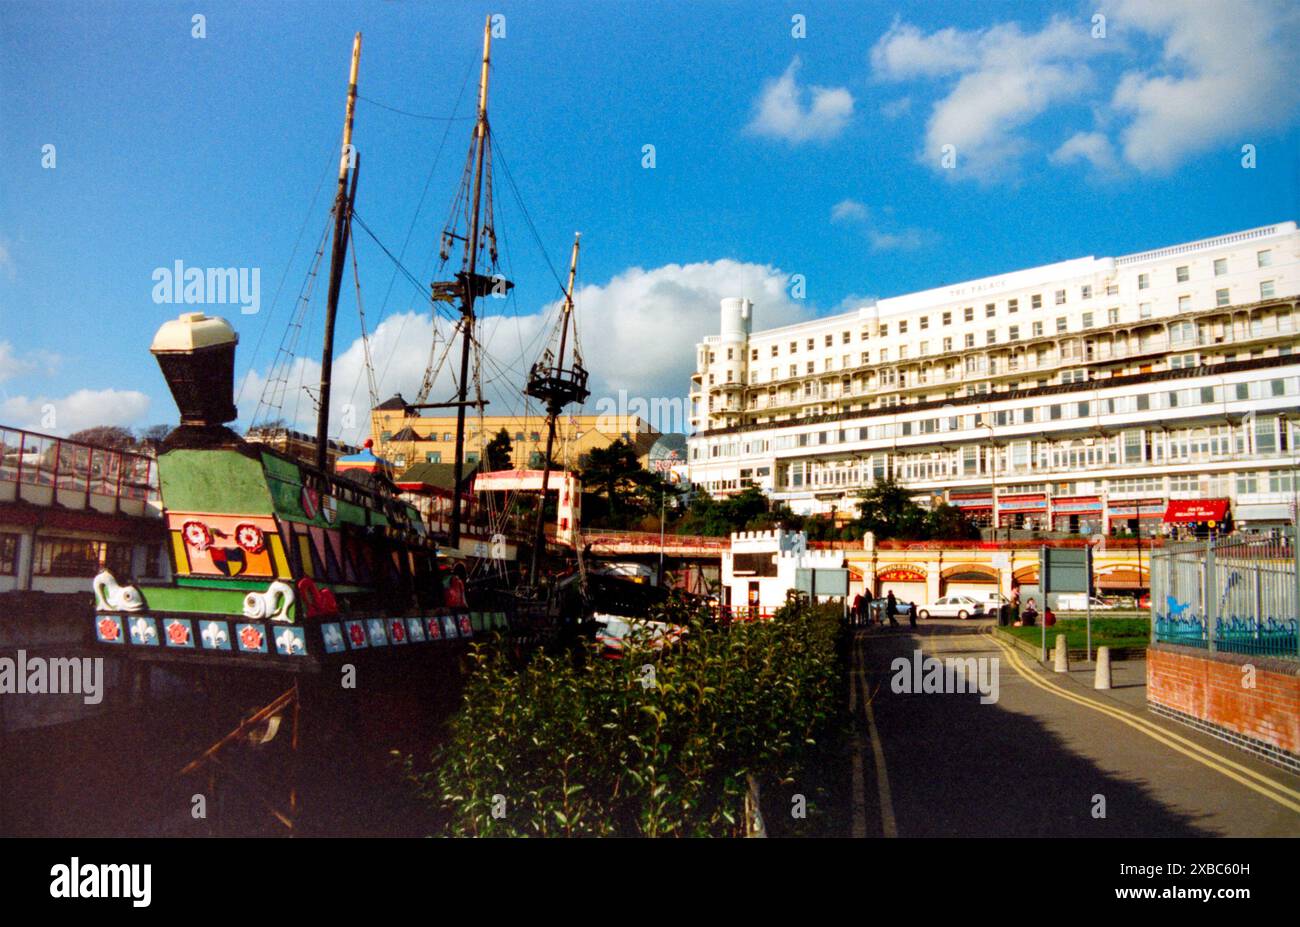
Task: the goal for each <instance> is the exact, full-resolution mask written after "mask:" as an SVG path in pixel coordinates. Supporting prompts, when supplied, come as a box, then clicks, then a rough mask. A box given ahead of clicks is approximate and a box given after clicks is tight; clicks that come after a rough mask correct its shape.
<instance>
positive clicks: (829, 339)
mask: <svg viewBox="0 0 1300 927" xmlns="http://www.w3.org/2000/svg"><path fill="white" fill-rule="evenodd" d="M834 345H835V336H834V335H827V336H826V347H828V348H829V347H833V346H834Z"/></svg>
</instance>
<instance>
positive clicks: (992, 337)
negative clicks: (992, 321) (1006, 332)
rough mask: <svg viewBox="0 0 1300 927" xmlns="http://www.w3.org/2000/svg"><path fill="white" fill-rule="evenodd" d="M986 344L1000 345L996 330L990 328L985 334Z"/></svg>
mask: <svg viewBox="0 0 1300 927" xmlns="http://www.w3.org/2000/svg"><path fill="white" fill-rule="evenodd" d="M984 343H985V344H997V343H998V330H997V329H996V328H990V329H989V330H988V331H986V332H985V333H984Z"/></svg>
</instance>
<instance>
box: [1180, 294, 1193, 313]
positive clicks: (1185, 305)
mask: <svg viewBox="0 0 1300 927" xmlns="http://www.w3.org/2000/svg"><path fill="white" fill-rule="evenodd" d="M1191 309H1192V298H1191V297H1190V296H1180V297H1178V311H1179V312H1190V311H1191Z"/></svg>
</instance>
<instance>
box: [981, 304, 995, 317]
mask: <svg viewBox="0 0 1300 927" xmlns="http://www.w3.org/2000/svg"><path fill="white" fill-rule="evenodd" d="M997 314H998V307H997V305H996V304H995V303H985V304H984V318H986V319H991V318H993V317H994V316H995V315H997Z"/></svg>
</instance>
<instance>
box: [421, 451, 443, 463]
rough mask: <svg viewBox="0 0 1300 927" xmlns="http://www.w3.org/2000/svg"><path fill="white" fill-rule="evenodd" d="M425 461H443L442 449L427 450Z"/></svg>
mask: <svg viewBox="0 0 1300 927" xmlns="http://www.w3.org/2000/svg"><path fill="white" fill-rule="evenodd" d="M424 462H425V463H442V451H425V452H424Z"/></svg>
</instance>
